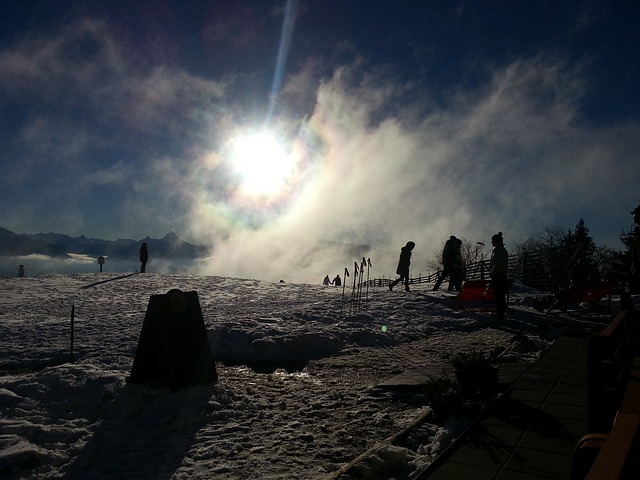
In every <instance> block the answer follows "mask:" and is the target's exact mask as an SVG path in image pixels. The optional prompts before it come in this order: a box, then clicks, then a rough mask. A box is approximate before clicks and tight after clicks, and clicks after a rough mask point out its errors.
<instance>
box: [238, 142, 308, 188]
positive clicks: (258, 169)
mask: <svg viewBox="0 0 640 480" xmlns="http://www.w3.org/2000/svg"><path fill="white" fill-rule="evenodd" d="M229 160H230V162H231V168H232V171H233V172H234V173H236V174H237V175H239V177H240V182H241V183H240V190H241V191H242V192H243V193H244V194H245V195H249V196H271V195H276V194H278V193H280V191H281V190H282V189H283V188H286V186H287V180H288V179H289V177H290V176H291V175H292V173H293V171H294V169H295V165H296V158H295V156H294V155H293V154H291V153H290V152H287V151H285V149H284V148H283V146H282V145H281V144H280V143H279V142H278V141H277V140H276V139H275V137H273V136H272V135H269V134H267V133H264V132H261V133H257V134H252V135H248V136H240V137H238V138H236V139H235V140H234V141H233V145H232V148H231V155H230V159H229Z"/></svg>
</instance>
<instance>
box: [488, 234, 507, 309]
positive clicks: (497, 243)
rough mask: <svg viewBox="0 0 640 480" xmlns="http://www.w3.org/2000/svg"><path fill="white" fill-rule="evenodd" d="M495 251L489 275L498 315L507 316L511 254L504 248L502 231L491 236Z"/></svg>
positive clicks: (490, 263) (492, 255)
mask: <svg viewBox="0 0 640 480" xmlns="http://www.w3.org/2000/svg"><path fill="white" fill-rule="evenodd" d="M491 244H492V245H493V253H492V254H491V261H490V262H489V276H490V277H491V282H492V284H493V291H494V292H495V297H496V317H497V318H505V316H506V314H507V286H508V282H507V269H508V266H509V254H508V253H507V249H506V248H504V240H503V238H502V232H498V233H496V234H495V235H494V236H493V237H491Z"/></svg>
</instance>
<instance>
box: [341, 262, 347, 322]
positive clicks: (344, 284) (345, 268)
mask: <svg viewBox="0 0 640 480" xmlns="http://www.w3.org/2000/svg"><path fill="white" fill-rule="evenodd" d="M347 278H349V270H347V267H344V282H342V300H340V318H342V311H343V309H344V288H345V287H346V286H347Z"/></svg>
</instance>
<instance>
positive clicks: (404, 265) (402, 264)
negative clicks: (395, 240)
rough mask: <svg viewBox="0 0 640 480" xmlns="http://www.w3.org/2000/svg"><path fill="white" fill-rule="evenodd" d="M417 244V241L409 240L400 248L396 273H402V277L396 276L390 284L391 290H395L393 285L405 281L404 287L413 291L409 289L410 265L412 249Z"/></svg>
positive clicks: (408, 290)
mask: <svg viewBox="0 0 640 480" xmlns="http://www.w3.org/2000/svg"><path fill="white" fill-rule="evenodd" d="M415 246H416V244H415V243H413V242H407V244H406V245H405V246H404V247H402V248H401V249H400V258H399V259H398V268H396V273H397V274H398V275H400V277H399V278H396V279H395V280H394V281H393V282H391V283H390V284H389V290H391V291H393V287H395V286H396V285H397V284H398V283H400V282H404V289H405V290H406V291H407V292H410V291H411V290H410V289H409V266H410V265H411V251H412V250H413V248H414V247H415Z"/></svg>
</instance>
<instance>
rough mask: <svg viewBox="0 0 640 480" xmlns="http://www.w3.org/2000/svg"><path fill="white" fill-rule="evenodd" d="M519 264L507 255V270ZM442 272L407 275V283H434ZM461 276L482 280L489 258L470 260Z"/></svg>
mask: <svg viewBox="0 0 640 480" xmlns="http://www.w3.org/2000/svg"><path fill="white" fill-rule="evenodd" d="M518 264H519V257H518V256H517V255H510V256H509V267H508V268H509V272H514V273H515V272H517V270H518ZM441 273H442V270H438V271H437V272H433V273H430V274H428V275H422V274H420V275H418V276H417V277H409V284H410V285H416V284H421V283H436V280H437V279H438V276H439V275H440V274H441ZM463 278H464V279H465V280H484V279H487V278H489V260H481V261H479V262H472V263H469V264H468V265H466V266H465V269H464V272H463ZM393 280H394V277H391V276H390V277H388V278H385V277H382V278H373V279H369V281H368V283H367V281H366V280H365V281H363V282H362V285H367V284H368V285H369V286H371V287H386V286H388V285H389V283H391V282H392V281H393Z"/></svg>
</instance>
